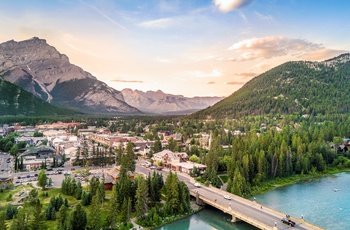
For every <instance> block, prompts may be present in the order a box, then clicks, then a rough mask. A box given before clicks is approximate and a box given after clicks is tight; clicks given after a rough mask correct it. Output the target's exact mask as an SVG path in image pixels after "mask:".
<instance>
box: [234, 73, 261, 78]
mask: <svg viewBox="0 0 350 230" xmlns="http://www.w3.org/2000/svg"><path fill="white" fill-rule="evenodd" d="M233 75H236V76H239V77H242V78H250V77H255V76H256V75H258V74H256V73H252V72H249V73H234V74H233Z"/></svg>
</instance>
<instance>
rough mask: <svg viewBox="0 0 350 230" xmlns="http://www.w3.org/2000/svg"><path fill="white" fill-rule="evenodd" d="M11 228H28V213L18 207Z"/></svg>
mask: <svg viewBox="0 0 350 230" xmlns="http://www.w3.org/2000/svg"><path fill="white" fill-rule="evenodd" d="M10 229H11V230H30V225H29V218H28V213H27V212H26V211H25V210H23V209H20V210H19V211H18V213H17V215H16V218H14V219H13V221H12V224H11V227H10Z"/></svg>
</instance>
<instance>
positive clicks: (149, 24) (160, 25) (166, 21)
mask: <svg viewBox="0 0 350 230" xmlns="http://www.w3.org/2000/svg"><path fill="white" fill-rule="evenodd" d="M174 24H175V20H174V19H173V18H161V19H156V20H151V21H146V22H142V23H140V24H139V26H141V27H143V28H146V29H164V28H168V27H170V26H173V25H174Z"/></svg>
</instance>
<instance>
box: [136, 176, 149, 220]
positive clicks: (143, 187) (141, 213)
mask: <svg viewBox="0 0 350 230" xmlns="http://www.w3.org/2000/svg"><path fill="white" fill-rule="evenodd" d="M135 209H136V217H137V219H139V220H142V219H143V218H144V217H145V214H146V213H147V210H148V188H147V182H146V180H145V179H144V178H143V177H140V178H138V187H137V190H136V204H135Z"/></svg>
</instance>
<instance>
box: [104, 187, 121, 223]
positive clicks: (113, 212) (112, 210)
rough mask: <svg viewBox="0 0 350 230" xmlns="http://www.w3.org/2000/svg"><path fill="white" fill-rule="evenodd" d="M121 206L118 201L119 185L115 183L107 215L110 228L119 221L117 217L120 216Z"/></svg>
mask: <svg viewBox="0 0 350 230" xmlns="http://www.w3.org/2000/svg"><path fill="white" fill-rule="evenodd" d="M119 207H120V206H119V203H118V192H117V185H113V188H112V195H111V201H110V204H109V207H108V217H107V223H108V226H110V228H112V229H113V228H114V227H115V225H116V224H117V223H118V220H117V217H118V210H119Z"/></svg>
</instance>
